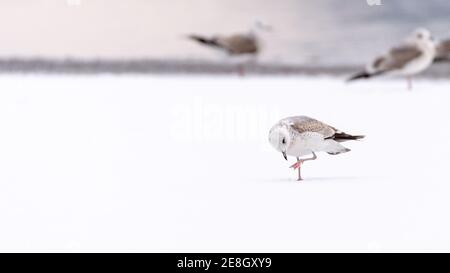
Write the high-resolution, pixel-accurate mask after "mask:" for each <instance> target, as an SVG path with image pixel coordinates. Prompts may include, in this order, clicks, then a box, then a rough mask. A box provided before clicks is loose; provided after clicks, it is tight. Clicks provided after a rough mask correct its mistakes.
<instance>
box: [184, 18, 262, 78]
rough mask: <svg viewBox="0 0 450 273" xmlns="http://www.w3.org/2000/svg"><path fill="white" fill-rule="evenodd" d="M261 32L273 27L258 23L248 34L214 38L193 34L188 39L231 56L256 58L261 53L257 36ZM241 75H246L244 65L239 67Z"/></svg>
mask: <svg viewBox="0 0 450 273" xmlns="http://www.w3.org/2000/svg"><path fill="white" fill-rule="evenodd" d="M259 30H265V31H270V30H271V27H270V26H266V25H264V24H262V23H260V22H256V23H255V24H254V26H253V28H252V29H251V30H250V31H249V32H248V33H240V34H232V35H216V36H212V37H206V36H202V35H197V34H192V35H189V36H188V38H189V39H191V40H194V41H196V42H198V43H200V44H201V45H204V46H208V47H211V48H216V49H219V50H222V51H223V52H225V53H227V54H228V55H229V56H243V55H249V56H252V57H254V58H256V56H257V55H258V54H259V53H260V51H261V43H260V41H259V38H258V35H257V32H258V31H259ZM239 74H241V75H243V74H244V67H243V65H240V66H239Z"/></svg>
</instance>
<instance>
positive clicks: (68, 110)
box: [0, 75, 450, 251]
mask: <svg viewBox="0 0 450 273" xmlns="http://www.w3.org/2000/svg"><path fill="white" fill-rule="evenodd" d="M449 100H450V82H448V81H428V80H419V81H416V82H415V89H414V90H413V91H412V92H408V91H407V90H406V83H405V82H404V81H403V80H378V81H371V82H360V83H355V84H345V83H344V82H343V81H342V80H341V79H333V78H327V77H316V78H298V77H297V78H293V77H292V78H281V77H280V78H270V77H267V78H256V77H255V78H252V77H250V78H237V77H217V78H211V77H152V76H120V77H117V76H116V77H114V76H107V75H105V76H75V77H69V76H31V75H28V76H26V75H3V76H0V219H1V225H0V249H3V250H40V251H42V250H44V251H45V250H49V251H50V250H64V251H69V250H82V251H100V250H103V251H104V250H108V251H117V250H121V251H124V250H125V251H379V250H386V251H390V250H410V251H414V250H450V232H449V230H450V219H449V216H448V211H449V209H450V168H449V163H450V160H449V158H450V124H449V121H448V118H449V116H450V108H449ZM291 115H309V116H311V117H315V118H317V119H320V120H322V121H324V122H326V123H329V124H331V125H334V126H336V127H337V128H339V129H341V130H344V131H346V132H348V133H354V134H366V135H367V138H366V139H365V140H363V141H360V142H353V143H346V146H348V147H349V148H351V149H352V152H350V153H346V154H343V155H338V156H330V155H327V154H319V159H318V160H317V161H314V162H307V163H305V165H304V171H303V176H304V178H305V179H306V180H305V181H304V182H301V183H299V182H296V181H295V178H296V173H295V172H294V171H292V170H290V169H289V168H288V167H289V166H290V165H291V164H292V163H294V160H293V158H290V162H286V161H285V160H284V159H283V158H282V155H281V154H280V153H278V152H276V151H275V150H273V149H272V147H270V145H269V143H268V141H267V133H268V130H269V129H270V127H271V126H272V124H274V123H275V122H277V121H278V120H279V119H280V118H283V117H286V116H291Z"/></svg>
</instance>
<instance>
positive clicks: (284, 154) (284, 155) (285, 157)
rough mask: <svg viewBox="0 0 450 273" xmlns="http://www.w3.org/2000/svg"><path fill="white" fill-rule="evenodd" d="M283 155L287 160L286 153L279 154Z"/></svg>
mask: <svg viewBox="0 0 450 273" xmlns="http://www.w3.org/2000/svg"><path fill="white" fill-rule="evenodd" d="M281 153H282V154H283V157H284V159H286V160H287V156H286V152H281Z"/></svg>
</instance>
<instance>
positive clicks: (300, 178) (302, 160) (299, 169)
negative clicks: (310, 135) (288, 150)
mask: <svg viewBox="0 0 450 273" xmlns="http://www.w3.org/2000/svg"><path fill="white" fill-rule="evenodd" d="M312 154H313V156H312V157H311V158H305V159H300V158H298V157H297V162H296V163H295V164H294V165H292V166H291V167H290V168H293V169H294V170H295V169H298V180H297V181H302V180H303V179H302V173H301V165H302V164H303V162H305V161H309V160H316V159H317V156H316V154H315V153H314V152H313V153H312Z"/></svg>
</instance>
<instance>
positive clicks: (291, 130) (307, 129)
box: [269, 116, 364, 181]
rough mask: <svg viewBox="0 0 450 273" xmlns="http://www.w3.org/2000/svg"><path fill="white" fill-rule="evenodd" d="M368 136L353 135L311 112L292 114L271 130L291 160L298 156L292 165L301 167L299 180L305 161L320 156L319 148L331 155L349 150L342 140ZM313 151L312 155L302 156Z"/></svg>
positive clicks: (277, 146)
mask: <svg viewBox="0 0 450 273" xmlns="http://www.w3.org/2000/svg"><path fill="white" fill-rule="evenodd" d="M361 138H364V136H356V135H349V134H346V133H344V132H341V131H339V130H337V129H336V128H334V127H332V126H329V125H327V124H325V123H323V122H320V121H318V120H315V119H313V118H310V117H307V116H296V117H289V118H285V119H282V120H280V121H279V122H278V123H277V124H275V125H274V126H273V127H272V129H270V132H269V142H270V144H272V146H273V147H274V148H275V149H276V150H277V151H279V152H281V153H282V154H283V157H284V158H285V159H286V160H287V156H288V155H290V156H295V157H296V158H297V162H296V163H295V164H294V165H292V166H291V168H293V169H294V170H295V169H298V181H300V180H302V175H301V171H300V169H301V165H302V164H303V162H305V161H309V160H315V159H317V156H316V152H327V153H328V154H331V155H337V154H341V153H346V152H349V151H350V149H348V148H346V147H344V146H342V145H341V144H340V142H344V141H348V140H358V139H361ZM308 154H312V157H311V158H305V159H300V157H301V156H305V155H308Z"/></svg>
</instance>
